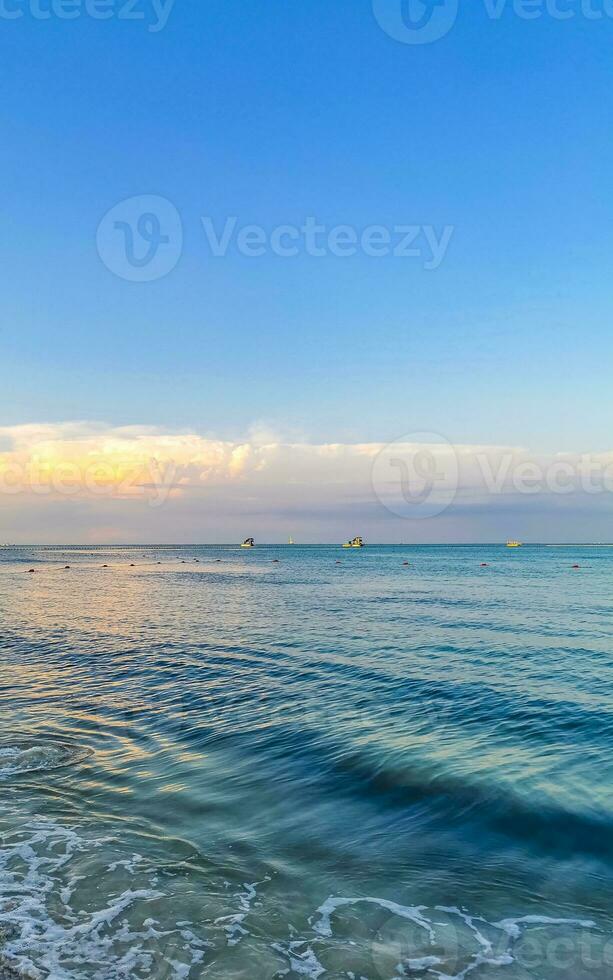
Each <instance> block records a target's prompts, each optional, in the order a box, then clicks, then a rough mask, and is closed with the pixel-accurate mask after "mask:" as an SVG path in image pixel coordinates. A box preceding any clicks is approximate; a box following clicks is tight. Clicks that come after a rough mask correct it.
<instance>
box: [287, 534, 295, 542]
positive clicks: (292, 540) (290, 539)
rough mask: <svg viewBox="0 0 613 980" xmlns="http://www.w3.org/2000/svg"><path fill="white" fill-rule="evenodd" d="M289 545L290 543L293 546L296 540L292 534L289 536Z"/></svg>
mask: <svg viewBox="0 0 613 980" xmlns="http://www.w3.org/2000/svg"><path fill="white" fill-rule="evenodd" d="M287 543H288V544H293V543H294V539H293V537H292V536H291V534H290V536H289V541H288V542H287Z"/></svg>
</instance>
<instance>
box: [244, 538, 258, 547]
mask: <svg viewBox="0 0 613 980" xmlns="http://www.w3.org/2000/svg"><path fill="white" fill-rule="evenodd" d="M241 548H255V541H254V540H253V538H245V540H244V541H243V543H242V545H241Z"/></svg>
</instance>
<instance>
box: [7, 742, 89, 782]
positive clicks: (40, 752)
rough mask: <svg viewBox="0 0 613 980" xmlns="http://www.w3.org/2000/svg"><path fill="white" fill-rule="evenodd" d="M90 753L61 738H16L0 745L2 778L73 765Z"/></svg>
mask: <svg viewBox="0 0 613 980" xmlns="http://www.w3.org/2000/svg"><path fill="white" fill-rule="evenodd" d="M90 754H91V750H90V749H87V748H85V747H83V746H74V745H70V744H68V743H65V742H61V741H59V740H53V739H50V740H48V741H35V740H32V739H15V740H14V741H13V742H12V743H11V744H9V745H1V746H0V780H5V779H8V778H10V777H11V776H18V775H20V774H21V773H28V772H39V771H41V770H50V769H59V768H61V767H63V766H69V765H72V764H73V763H75V762H78V761H80V760H82V759H84V758H86V757H87V756H88V755H90Z"/></svg>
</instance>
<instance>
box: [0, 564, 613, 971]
mask: <svg viewBox="0 0 613 980" xmlns="http://www.w3.org/2000/svg"><path fill="white" fill-rule="evenodd" d="M275 560H278V561H275ZM405 561H408V562H409V565H408V566H405V565H404V564H403V562H405ZM337 562H340V564H337ZM483 563H485V564H484V567H482V564H483ZM576 564H577V565H579V566H580V568H577V569H575V568H573V567H572V566H573V565H576ZM65 566H70V567H69V568H66V567H65ZM30 569H34V571H33V572H30V571H29V570H30ZM612 612H613V549H611V548H605V547H580V546H572V547H571V546H568V547H558V548H546V547H536V546H533V547H524V548H522V549H518V550H516V551H515V550H508V549H506V548H505V547H499V546H465V547H442V546H438V547H434V546H433V547H426V546H418V547H416V546H406V547H400V546H398V547H391V546H370V547H368V548H366V549H364V550H362V551H355V552H354V551H351V552H347V551H343V550H342V549H340V548H338V547H323V546H322V547H299V546H293V547H289V546H282V547H272V546H270V547H268V546H266V547H264V546H262V547H257V548H255V549H253V550H252V551H241V549H240V548H237V547H230V546H228V547H176V548H170V547H163V548H162V547H159V548H155V547H142V546H141V547H135V548H79V549H77V548H42V547H41V548H36V549H8V548H7V549H1V550H0V654H1V656H0V709H1V716H0V718H1V720H0V838H1V839H0V977H2V976H3V974H2V969H3V968H4V970H5V972H6V976H18V977H20V976H26V977H35V978H38V977H40V978H43V977H53V978H56V980H92V978H93V980H108V978H143V980H145V978H169V980H170V978H177V980H182V978H187V980H192V978H196V977H211V978H236V980H239V978H241V980H242V978H245V980H247V978H249V980H254V978H258V980H259V978H263V980H265V978H270V980H272V978H279V977H282V976H284V977H288V978H290V980H294V978H297V977H312V978H317V977H322V978H324V980H325V978H335V980H338V978H348V980H359V978H367V980H371V978H372V980H395V978H404V977H424V978H428V980H430V978H439V980H440V978H450V977H453V978H461V980H463V978H464V977H467V976H468V977H471V980H472V978H474V980H494V978H498V977H501V978H509V980H528V978H532V980H534V978H538V980H553V978H560V977H562V978H568V980H584V978H586V980H587V978H588V977H589V978H596V980H610V977H611V976H612V975H613V897H612V896H613V887H612V886H613V763H612V761H611V760H612V749H613V643H612V639H611V621H612Z"/></svg>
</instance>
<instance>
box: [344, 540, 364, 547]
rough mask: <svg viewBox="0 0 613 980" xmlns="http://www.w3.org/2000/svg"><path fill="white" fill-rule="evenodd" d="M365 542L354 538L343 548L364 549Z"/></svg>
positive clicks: (346, 542)
mask: <svg viewBox="0 0 613 980" xmlns="http://www.w3.org/2000/svg"><path fill="white" fill-rule="evenodd" d="M363 547H364V541H363V539H362V538H360V537H357V538H352V539H351V541H345V543H344V545H343V548H363Z"/></svg>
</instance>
